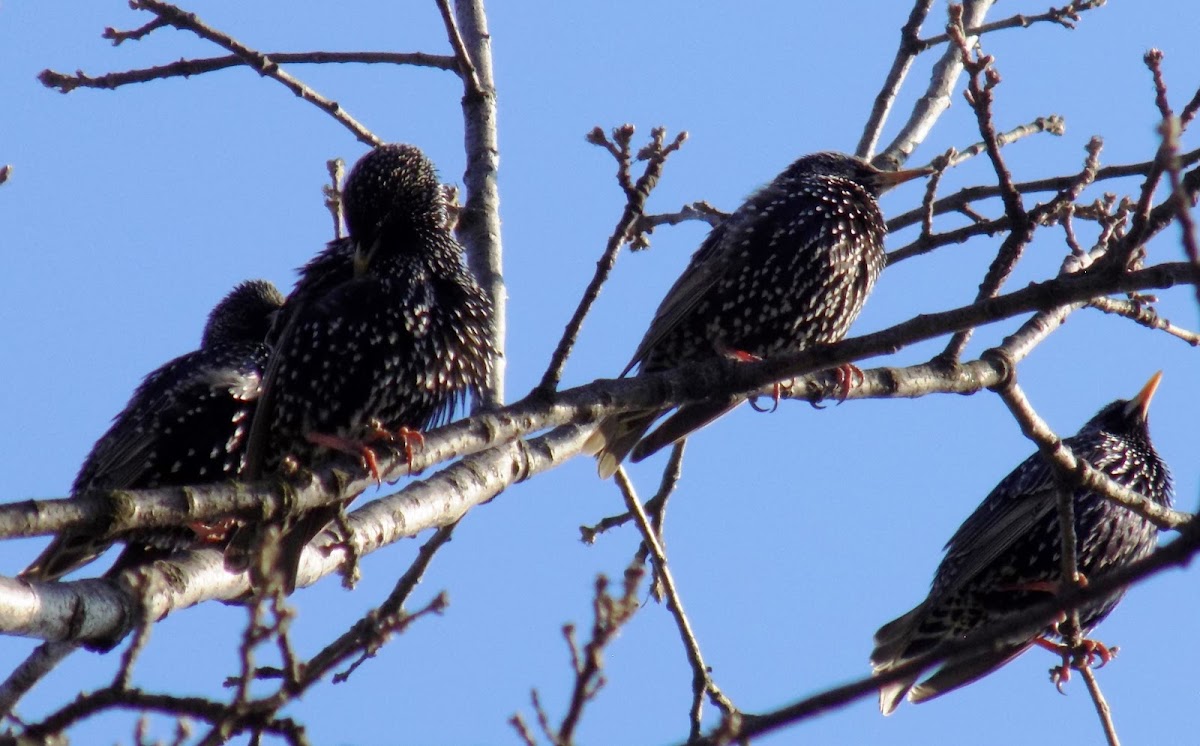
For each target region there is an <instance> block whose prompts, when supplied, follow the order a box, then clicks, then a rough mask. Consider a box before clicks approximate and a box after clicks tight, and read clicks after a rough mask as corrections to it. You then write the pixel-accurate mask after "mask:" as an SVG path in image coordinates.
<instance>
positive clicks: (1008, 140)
mask: <svg viewBox="0 0 1200 746" xmlns="http://www.w3.org/2000/svg"><path fill="white" fill-rule="evenodd" d="M1066 131H1067V124H1066V120H1064V119H1063V118H1062V117H1060V116H1059V115H1058V114H1051V115H1050V116H1048V117H1038V118H1037V119H1035V120H1033V121H1032V122H1029V123H1027V124H1022V125H1019V126H1017V127H1013V128H1012V129H1011V130H1009V131H1008V132H999V133H997V134H996V145H997V146H998V147H1004V146H1006V145H1011V144H1012V143H1014V142H1016V141H1017V140H1020V139H1022V138H1025V137H1029V136H1030V135H1036V134H1038V133H1039V132H1049V133H1050V134H1052V135H1056V136H1058V137H1061V136H1062V135H1063V134H1064V133H1065V132H1066ZM986 152H987V143H986V142H977V143H975V144H973V145H969V146H967V147H965V148H963V149H962V150H960V151H958V152H957V153H956V154H955V155H954V157H952V158H951V159H950V166H951V167H954V166H959V165H961V164H962V163H963V162H964V161H966V160H968V159H970V158H974V157H975V156H977V155H979V154H980V153H986ZM1012 186H1013V188H1014V189H1015V188H1016V185H1012ZM1001 189H1003V187H1001ZM1017 191H1020V190H1019V189H1018V190H1017Z"/></svg>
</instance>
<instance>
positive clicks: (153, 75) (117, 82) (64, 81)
mask: <svg viewBox="0 0 1200 746" xmlns="http://www.w3.org/2000/svg"><path fill="white" fill-rule="evenodd" d="M158 20H159V21H162V23H164V24H165V23H166V21H163V20H162V19H161V18H160V19H158ZM264 56H265V57H266V58H267V59H269V60H271V61H272V62H274V63H276V64H280V65H306V64H307V65H327V64H335V63H341V64H348V63H360V64H368V65H369V64H388V65H412V66H415V67H430V68H433V69H435V70H454V69H455V65H456V64H457V63H456V61H455V59H454V58H453V57H445V56H442V55H435V54H425V53H423V52H266V53H264ZM249 64H250V63H249V62H247V61H246V59H245V58H243V57H239V56H237V55H228V56H226V57H205V58H200V59H192V60H177V61H175V62H169V63H167V64H165V65H157V66H154V67H147V68H142V69H138V70H124V71H121V72H112V73H105V74H103V75H98V76H95V77H93V76H90V75H87V74H86V73H84V72H83V71H82V70H77V71H75V74H74V75H67V74H66V73H60V72H57V71H55V70H50V69H46V70H43V71H42V72H41V73H39V74H38V80H39V81H41V83H42V85H44V86H46V87H47V88H56V89H58V90H59V92H61V93H70V92H71V91H73V90H75V89H76V88H95V89H99V90H109V91H111V90H116V89H117V88H120V87H122V86H126V85H132V84H135V83H148V82H150V81H152V80H165V79H167V78H191V77H194V76H196V75H203V74H205V73H211V72H216V71H218V70H227V69H229V68H231V67H242V66H244V65H249Z"/></svg>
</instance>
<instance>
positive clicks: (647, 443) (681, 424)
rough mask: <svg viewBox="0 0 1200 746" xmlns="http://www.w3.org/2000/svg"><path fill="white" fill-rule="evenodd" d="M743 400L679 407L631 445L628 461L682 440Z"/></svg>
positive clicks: (651, 453)
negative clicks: (650, 431)
mask: <svg viewBox="0 0 1200 746" xmlns="http://www.w3.org/2000/svg"><path fill="white" fill-rule="evenodd" d="M744 401H746V399H745V397H740V396H739V397H737V398H734V399H728V400H726V399H710V400H708V401H701V402H696V403H695V404H685V405H683V406H682V407H680V408H679V410H678V411H677V412H675V414H673V415H671V416H670V417H668V418H667V419H666V420H664V421H663V423H662V424H661V425H659V426H658V427H657V428H656V429H655V430H654V432H652V433H650V434H649V435H647V436H646V437H644V438H642V439H641V440H640V441H639V442H638V443H637V445H635V446H633V449H632V456H631V460H632V461H634V462H637V461H641V460H642V459H644V458H649V457H650V456H652V455H654V454H655V453H658V452H659V451H660V450H662V449H663V448H666V447H667V446H669V445H671V444H672V443H677V442H679V441H681V440H683V439H684V438H686V437H687V436H689V435H691V434H692V433H694V432H696V431H697V430H699V429H700V428H702V427H704V426H705V425H707V424H708V423H710V422H712V421H713V420H715V419H717V418H718V417H721V416H723V415H724V414H725V413H726V412H728V411H729V410H731V409H733V408H734V407H736V406H737V405H739V404H741V403H742V402H744Z"/></svg>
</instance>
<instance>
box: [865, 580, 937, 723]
mask: <svg viewBox="0 0 1200 746" xmlns="http://www.w3.org/2000/svg"><path fill="white" fill-rule="evenodd" d="M924 616H925V604H921V605H920V606H918V607H917V608H915V609H913V610H912V611H910V612H908V613H907V614H905V615H904V616H901V617H899V618H897V619H893V620H892V621H890V622H888V623H887V624H885V625H883V626H882V627H880V628H879V631H878V632H876V633H875V649H874V650H873V651H871V670H872V672H873V673H876V674H880V673H887V672H888V671H891V670H892V669H895V668H898V667H899V666H901V665H903V664H905V663H907V662H908V661H909V660H911V658H912V656H911V655H909V654H908V647H909V644H910V643H911V642H912V637H913V634H914V633H915V632H916V629H917V627H918V626H919V625H920V623H921V621H922V620H923V619H924ZM920 676H921V672H920V671H917V672H916V673H913V674H912V675H911V676H907V677H905V678H903V679H900V680H898V681H894V682H892V683H890V684H884V685H883V686H881V687H879V711H880V712H882V713H883V714H884V715H891V714H892V713H893V712H895V711H896V708H897V707H899V706H900V703H901V702H902V701H903V700H904V696H905V695H906V694H908V692H909V690H910V689H912V687H913V684H915V683H916V681H917V679H918V678H920Z"/></svg>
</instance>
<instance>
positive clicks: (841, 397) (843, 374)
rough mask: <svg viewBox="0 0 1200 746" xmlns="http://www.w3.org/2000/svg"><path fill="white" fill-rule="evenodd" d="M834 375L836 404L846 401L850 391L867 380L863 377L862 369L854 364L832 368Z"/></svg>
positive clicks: (844, 364)
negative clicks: (835, 380) (835, 377)
mask: <svg viewBox="0 0 1200 746" xmlns="http://www.w3.org/2000/svg"><path fill="white" fill-rule="evenodd" d="M834 375H835V376H837V392H838V397H837V400H838V404H841V403H842V402H844V401H846V397H848V396H850V389H852V388H854V387H855V386H858V385H859V384H861V383H862V382H863V381H865V380H867V377H866V376H865V375H863V372H862V368H860V367H858V366H857V365H855V364H854V363H843V364H842V365H839V366H838V367H837V368H834Z"/></svg>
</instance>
